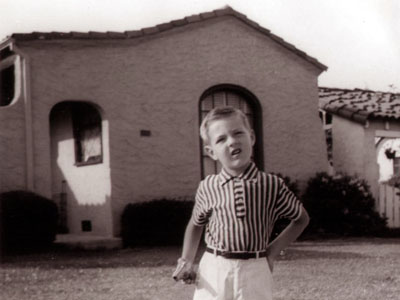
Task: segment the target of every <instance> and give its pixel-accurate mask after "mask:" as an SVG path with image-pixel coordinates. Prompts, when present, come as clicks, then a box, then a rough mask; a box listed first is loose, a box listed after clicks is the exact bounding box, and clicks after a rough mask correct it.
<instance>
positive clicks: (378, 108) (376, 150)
mask: <svg viewBox="0 0 400 300" xmlns="http://www.w3.org/2000/svg"><path fill="white" fill-rule="evenodd" d="M319 98H320V108H321V110H322V112H323V113H324V115H325V118H324V120H325V121H326V122H325V123H328V124H326V125H325V126H326V129H328V130H329V128H331V130H332V155H331V158H332V159H331V161H332V162H333V169H334V170H335V171H336V172H337V171H339V172H345V173H347V174H349V175H357V176H359V177H360V178H363V179H365V180H366V181H367V182H368V184H369V185H370V187H371V192H372V194H373V195H374V198H375V199H376V200H377V203H376V208H377V210H378V211H379V212H380V213H381V214H382V215H384V216H386V217H387V218H388V225H389V226H390V227H400V199H399V196H398V195H397V193H399V192H400V191H399V190H397V189H396V188H394V187H393V186H391V185H390V184H388V181H390V180H391V178H394V177H398V176H400V94H395V93H389V92H376V91H369V90H361V89H355V90H347V89H334V88H324V87H321V88H320V89H319Z"/></svg>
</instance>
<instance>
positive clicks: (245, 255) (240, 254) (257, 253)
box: [206, 247, 267, 260]
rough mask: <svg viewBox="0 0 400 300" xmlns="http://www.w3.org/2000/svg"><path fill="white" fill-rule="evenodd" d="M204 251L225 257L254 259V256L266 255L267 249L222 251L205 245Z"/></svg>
mask: <svg viewBox="0 0 400 300" xmlns="http://www.w3.org/2000/svg"><path fill="white" fill-rule="evenodd" d="M206 252H208V253H211V254H214V255H216V256H222V257H224V258H227V259H244V260H247V259H254V258H262V257H267V251H266V250H263V251H251V252H248V251H236V252H230V251H222V250H218V249H215V248H212V247H207V248H206Z"/></svg>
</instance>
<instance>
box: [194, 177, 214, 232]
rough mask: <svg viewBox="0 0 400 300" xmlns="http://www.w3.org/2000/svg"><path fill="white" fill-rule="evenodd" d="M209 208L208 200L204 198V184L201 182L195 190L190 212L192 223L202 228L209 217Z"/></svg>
mask: <svg viewBox="0 0 400 300" xmlns="http://www.w3.org/2000/svg"><path fill="white" fill-rule="evenodd" d="M209 206H210V205H209V199H208V198H207V197H206V193H205V191H204V182H203V181H202V182H200V184H199V187H198V188H197V192H196V197H195V203H194V207H193V212H192V221H193V223H194V225H197V226H203V225H206V224H207V223H208V219H209V217H210V215H211V211H210V209H209Z"/></svg>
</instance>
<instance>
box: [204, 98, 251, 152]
mask: <svg viewBox="0 0 400 300" xmlns="http://www.w3.org/2000/svg"><path fill="white" fill-rule="evenodd" d="M235 115H236V116H239V117H241V118H242V120H243V123H244V126H245V127H246V128H247V129H248V130H249V131H251V126H250V123H249V120H248V119H247V117H246V115H245V114H244V112H243V111H241V110H240V109H238V108H235V107H232V106H222V107H216V108H213V109H212V110H211V111H209V112H208V113H207V115H206V116H205V118H204V119H203V121H202V122H201V125H200V136H201V138H202V140H203V141H204V143H205V144H206V145H208V144H209V143H210V141H209V137H208V128H209V127H210V123H211V122H212V121H216V120H221V119H226V118H229V117H231V116H235Z"/></svg>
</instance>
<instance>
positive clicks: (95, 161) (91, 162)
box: [75, 158, 103, 167]
mask: <svg viewBox="0 0 400 300" xmlns="http://www.w3.org/2000/svg"><path fill="white" fill-rule="evenodd" d="M101 163H103V159H102V158H96V159H94V158H93V159H89V160H88V161H84V162H76V163H75V166H76V167H84V166H91V165H97V164H101Z"/></svg>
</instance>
